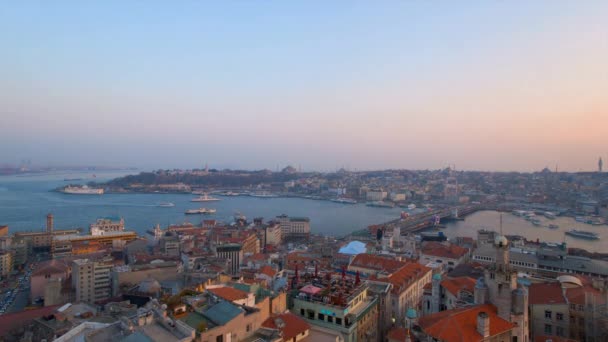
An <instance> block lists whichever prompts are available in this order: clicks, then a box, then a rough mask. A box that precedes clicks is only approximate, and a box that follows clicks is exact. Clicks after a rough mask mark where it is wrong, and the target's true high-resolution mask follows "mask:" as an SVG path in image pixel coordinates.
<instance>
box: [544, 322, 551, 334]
mask: <svg viewBox="0 0 608 342" xmlns="http://www.w3.org/2000/svg"><path fill="white" fill-rule="evenodd" d="M545 334H547V335H551V334H553V329H552V327H551V324H545Z"/></svg>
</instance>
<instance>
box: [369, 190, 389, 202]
mask: <svg viewBox="0 0 608 342" xmlns="http://www.w3.org/2000/svg"><path fill="white" fill-rule="evenodd" d="M386 196H388V194H387V192H386V191H384V190H381V189H376V190H370V191H368V192H367V194H366V195H365V198H366V199H367V200H368V201H373V202H375V201H384V200H385V199H386Z"/></svg>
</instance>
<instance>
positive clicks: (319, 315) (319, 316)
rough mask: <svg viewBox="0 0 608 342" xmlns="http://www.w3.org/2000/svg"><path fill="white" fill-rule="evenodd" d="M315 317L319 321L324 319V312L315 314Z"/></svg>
mask: <svg viewBox="0 0 608 342" xmlns="http://www.w3.org/2000/svg"><path fill="white" fill-rule="evenodd" d="M317 318H318V319H319V321H324V320H325V315H324V314H322V313H319V314H318V315H317Z"/></svg>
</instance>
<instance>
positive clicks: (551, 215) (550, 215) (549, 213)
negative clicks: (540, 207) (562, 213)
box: [543, 211, 557, 220]
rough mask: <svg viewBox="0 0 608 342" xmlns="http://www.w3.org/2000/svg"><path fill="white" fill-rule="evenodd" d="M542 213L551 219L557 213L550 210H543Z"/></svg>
mask: <svg viewBox="0 0 608 342" xmlns="http://www.w3.org/2000/svg"><path fill="white" fill-rule="evenodd" d="M543 215H545V217H546V218H548V219H551V220H553V219H555V217H556V216H557V215H555V213H552V212H550V211H545V212H544V213H543Z"/></svg>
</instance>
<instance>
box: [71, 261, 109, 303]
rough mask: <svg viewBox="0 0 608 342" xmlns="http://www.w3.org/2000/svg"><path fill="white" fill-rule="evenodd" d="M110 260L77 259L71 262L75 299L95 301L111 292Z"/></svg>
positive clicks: (102, 298)
mask: <svg viewBox="0 0 608 342" xmlns="http://www.w3.org/2000/svg"><path fill="white" fill-rule="evenodd" d="M113 266H114V265H113V263H112V261H111V260H108V259H103V260H89V259H77V260H74V261H73V262H72V286H73V288H74V290H75V291H76V297H75V299H76V301H81V302H85V303H91V304H92V303H95V302H97V301H100V300H104V299H107V298H109V297H110V296H111V294H112V281H111V274H110V272H111V270H112V267H113Z"/></svg>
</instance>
